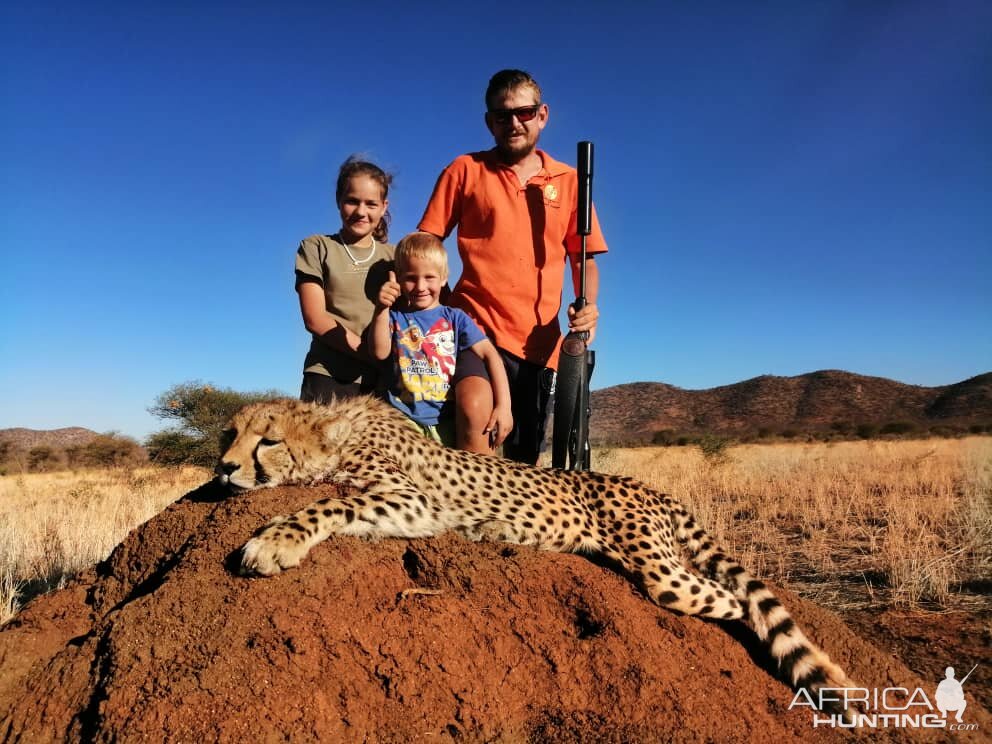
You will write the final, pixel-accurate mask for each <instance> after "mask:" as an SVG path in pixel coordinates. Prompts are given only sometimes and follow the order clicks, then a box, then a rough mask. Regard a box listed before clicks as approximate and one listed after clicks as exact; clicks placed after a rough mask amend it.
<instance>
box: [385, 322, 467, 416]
mask: <svg viewBox="0 0 992 744" xmlns="http://www.w3.org/2000/svg"><path fill="white" fill-rule="evenodd" d="M394 331H395V335H396V340H397V344H396V352H397V356H398V357H399V360H398V361H399V366H400V374H401V375H403V379H404V380H405V381H406V385H405V387H406V390H405V391H404V393H403V395H402V396H401V399H407V400H434V401H443V400H445V399H446V398H447V397H448V388H449V386H450V380H451V376H452V375H453V374H454V372H455V350H456V346H455V332H454V330H453V329H452V327H451V323H449V322H448V321H447V319H445V318H440V319H439V320H438V321H437V322H436V323H434V325H432V326H431V328H430V330H428V331H427V333H426V334H425V333H424V332H423V331H422V330H421V329H420V327H419V326H418V325H416V324H415V323H411V324H410V325H409V326H408V327H407V328H405V329H404V328H400V327H399V324H398V323H397V324H395V326H394Z"/></svg>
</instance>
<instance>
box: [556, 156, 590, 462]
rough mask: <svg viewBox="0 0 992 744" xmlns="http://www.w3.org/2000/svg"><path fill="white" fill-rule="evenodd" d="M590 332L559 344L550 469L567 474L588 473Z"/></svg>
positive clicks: (580, 216)
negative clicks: (566, 472) (582, 471)
mask: <svg viewBox="0 0 992 744" xmlns="http://www.w3.org/2000/svg"><path fill="white" fill-rule="evenodd" d="M592 161H593V149H592V142H579V145H578V172H579V196H578V208H577V219H576V222H577V231H578V234H579V239H580V241H581V249H580V257H579V260H580V263H579V291H578V296H577V297H576V298H575V302H573V303H572V307H573V308H575V310H576V312H578V311H579V310H581V309H582V308H584V307H585V306H586V238H587V237H588V236H589V234H590V233H591V232H592ZM588 343H589V332H588V331H582V332H579V333H576V332H571V333H569V334H568V335H567V336H565V340H564V341H562V344H561V356H560V358H559V360H558V381H557V384H556V386H555V418H554V435H553V440H552V450H551V465H552V466H553V467H556V468H564V467H566V458H567V460H568V469H569V470H588V469H589V465H590V448H589V416H590V415H591V414H592V410H591V409H590V408H589V380H590V378H591V377H592V370H593V367H594V366H595V365H596V353H595V352H594V351H590V350H589V347H588Z"/></svg>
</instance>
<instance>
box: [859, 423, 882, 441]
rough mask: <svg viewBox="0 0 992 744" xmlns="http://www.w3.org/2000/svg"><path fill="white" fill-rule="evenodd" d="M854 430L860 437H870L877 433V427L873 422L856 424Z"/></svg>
mask: <svg viewBox="0 0 992 744" xmlns="http://www.w3.org/2000/svg"><path fill="white" fill-rule="evenodd" d="M854 431H855V433H856V434H857V435H858V436H859V437H860V438H861V439H871V438H872V437H874V436H875V435H877V434H878V427H877V426H875V424H858V426H857V428H856V429H855V430H854Z"/></svg>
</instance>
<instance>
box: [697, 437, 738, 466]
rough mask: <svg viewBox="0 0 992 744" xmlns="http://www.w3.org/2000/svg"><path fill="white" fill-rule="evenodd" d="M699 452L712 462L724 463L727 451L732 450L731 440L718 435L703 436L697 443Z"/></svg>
mask: <svg viewBox="0 0 992 744" xmlns="http://www.w3.org/2000/svg"><path fill="white" fill-rule="evenodd" d="M696 445H697V446H698V447H699V450H700V451H701V452H702V453H703V457H705V458H706V459H707V460H709V461H710V462H722V461H724V460H726V459H727V450H728V449H729V448H730V445H731V440H730V439H728V438H727V437H721V436H718V435H717V434H703V435H702V436H701V437H700V438H699V441H697V442H696Z"/></svg>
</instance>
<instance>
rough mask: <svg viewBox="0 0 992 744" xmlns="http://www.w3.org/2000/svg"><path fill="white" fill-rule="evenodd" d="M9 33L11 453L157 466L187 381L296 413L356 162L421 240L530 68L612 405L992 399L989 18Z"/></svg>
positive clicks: (693, 17) (2, 332)
mask: <svg viewBox="0 0 992 744" xmlns="http://www.w3.org/2000/svg"><path fill="white" fill-rule="evenodd" d="M14 5H15V4H7V5H6V6H5V7H4V9H3V10H0V75H2V78H0V80H2V89H0V107H2V108H0V163H2V164H0V250H2V252H3V259H2V267H3V268H2V270H0V428H4V427H11V426H26V427H31V428H40V429H45V428H56V427H61V426H86V427H89V428H92V429H95V430H97V431H107V430H116V431H120V432H122V433H125V434H129V435H132V436H136V437H139V438H140V437H143V436H145V435H147V434H148V433H150V432H152V431H155V430H157V429H161V428H164V426H165V423H164V422H161V421H160V420H158V419H155V418H153V417H152V416H150V415H149V414H148V413H147V411H146V409H147V407H148V406H150V405H151V404H152V402H153V400H154V398H155V396H156V395H157V394H159V393H160V392H162V391H164V390H165V389H167V388H168V387H170V386H171V385H173V384H176V383H179V382H183V381H187V380H202V381H204V382H210V383H213V384H215V385H220V386H224V387H231V388H234V389H238V390H262V389H270V388H275V389H279V390H283V391H285V392H286V393H288V394H293V395H295V394H296V393H297V392H298V390H299V379H300V373H301V365H302V360H303V355H304V353H305V350H306V348H307V345H308V341H309V339H308V336H307V334H306V332H305V330H304V329H303V326H302V322H301V321H300V318H299V309H298V305H297V301H296V295H295V293H294V291H293V271H292V268H293V258H294V253H295V249H296V246H297V244H298V242H299V240H300V239H301V238H303V237H305V236H307V235H309V234H312V233H318V232H328V233H329V232H333V231H334V230H336V228H337V227H338V225H339V221H338V217H337V213H336V209H335V207H334V204H333V193H332V191H333V180H334V177H335V175H336V172H337V168H338V166H339V165H340V163H341V162H342V161H343V160H344V159H345V158H346V157H347V156H348V155H349V154H351V153H353V152H362V153H365V154H367V155H368V156H370V157H371V158H373V159H374V160H376V161H377V162H379V163H380V164H381V165H383V166H384V167H385V168H386V169H387V170H390V171H391V172H392V173H393V174H394V175H395V179H396V180H395V182H394V187H393V190H392V192H391V194H390V197H391V211H392V214H393V227H392V236H393V237H394V238H398V237H400V236H401V235H403V234H404V233H405V232H407V231H409V230H412V229H414V227H415V226H416V222H417V220H418V218H419V217H420V214H421V212H422V210H423V207H424V205H425V203H426V200H427V198H428V196H429V195H430V190H431V188H432V186H433V183H434V180H435V179H436V177H437V175H438V173H439V172H440V170H441V168H442V167H443V166H444V165H446V164H447V163H448V162H450V161H451V160H452V159H453V158H454V157H455V156H457V155H459V154H461V153H463V152H469V151H473V150H481V149H486V148H488V147H489V146H490V145H491V139H490V137H489V135H488V133H487V132H486V130H485V127H484V125H483V119H482V114H483V109H484V105H483V92H484V89H485V85H486V83H487V81H488V79H489V76H490V75H491V74H492V73H493V72H495V71H496V70H499V69H501V68H504V67H520V68H523V69H527V70H529V71H530V72H532V73H533V74H534V76H535V77H536V78H537V79H538V80H539V82H540V83H541V85H542V87H543V88H544V94H545V100H546V101H547V102H548V103H549V105H550V108H551V118H550V121H549V124H548V127H547V129H545V132H544V135H543V137H542V140H541V145H542V147H544V148H545V149H547V150H548V151H549V152H550V153H551V154H553V155H555V156H556V157H558V158H560V159H563V160H566V161H567V162H572V163H574V159H575V143H576V142H577V141H578V140H583V139H588V140H592V141H593V142H594V143H595V145H596V170H595V180H594V186H593V195H594V199H595V201H596V205H597V209H598V210H599V214H600V218H601V221H602V224H603V229H604V232H605V234H606V237H607V241H608V242H609V245H610V249H611V250H610V253H609V254H608V255H607V256H605V257H602V258H601V259H600V260H599V265H600V271H601V275H602V291H601V298H600V309H601V312H602V318H601V323H600V327H599V332H598V333H599V335H598V339H597V343H596V345H595V348H596V349H597V352H598V365H597V369H596V373H595V377H594V379H593V387H594V388H601V387H606V386H610V385H616V384H619V383H624V382H633V381H644V380H647V381H662V382H668V383H671V384H674V385H678V386H680V387H683V388H690V389H702V388H708V387H713V386H717V385H724V384H729V383H733V382H737V381H739V380H744V379H747V378H750V377H754V376H757V375H761V374H774V375H796V374H802V373H804V372H809V371H813V370H817V369H845V370H849V371H852V372H857V373H861V374H869V375H878V376H883V377H890V378H893V379H896V380H900V381H902V382H907V383H912V384H917V385H927V386H933V385H943V384H949V383H953V382H957V381H960V380H962V379H965V378H967V377H971V376H973V375H976V374H979V373H982V372H987V371H989V370H992V334H990V332H989V328H992V208H990V207H989V205H990V204H992V134H990V133H992V95H990V90H992V4H989V3H987V2H979V1H977V0H976V1H973V2H968V1H962V2H951V3H933V2H826V1H823V2H819V1H815V0H809V1H808V2H753V3H738V2H723V3H720V2H700V3H680V2H673V3H643V2H622V1H619V2H611V3H583V2H569V3H564V2H562V3H544V4H539V3H531V4H525V5H522V6H521V5H517V6H512V7H511V6H498V5H493V4H486V5H485V6H483V4H475V3H462V2H457V3H456V2H451V3H446V2H444V3H395V4H394V3H390V2H381V3H376V4H366V5H363V4H360V3H350V4H347V5H343V4H337V3H334V4H332V3H313V4H301V3H294V2H284V3H278V4H276V3H265V4H262V3H259V4H254V3H237V4H235V3H230V4H229V3H204V4H202V7H200V6H199V5H198V4H193V3H186V2H180V3H162V4H158V5H156V4H155V3H141V4H138V3H100V2H93V3H74V4H56V3H46V2H40V3H36V4H32V5H36V6H37V7H33V8H27V7H13V6H14ZM18 5H25V6H26V5H27V4H18ZM483 8H485V9H483ZM448 245H449V247H450V248H452V249H453V248H454V240H453V239H451V240H449V241H448ZM452 264H453V276H457V273H458V271H459V270H460V264H459V263H458V261H457V260H454V261H453V262H452ZM570 294H571V293H570V292H569V293H568V295H569V296H568V297H567V299H568V300H570V299H571V296H570Z"/></svg>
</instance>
